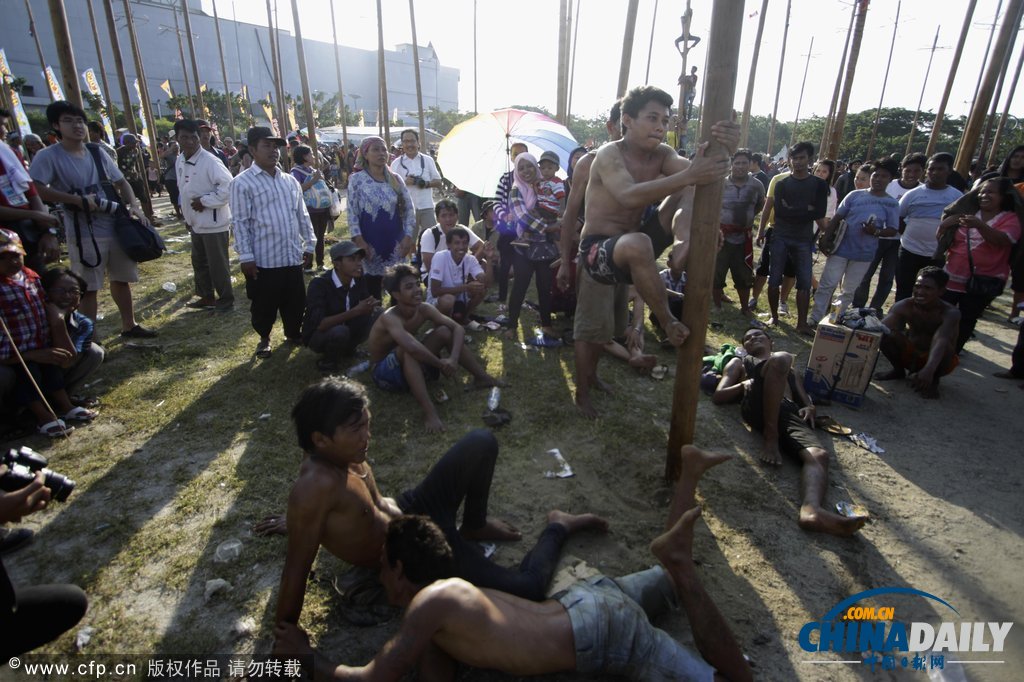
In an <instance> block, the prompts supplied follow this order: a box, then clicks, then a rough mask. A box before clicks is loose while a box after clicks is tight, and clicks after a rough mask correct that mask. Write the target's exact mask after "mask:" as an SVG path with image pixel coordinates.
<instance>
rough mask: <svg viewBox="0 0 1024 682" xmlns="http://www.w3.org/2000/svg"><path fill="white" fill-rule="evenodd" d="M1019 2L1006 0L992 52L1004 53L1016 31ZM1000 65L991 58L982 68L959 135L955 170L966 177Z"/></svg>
mask: <svg viewBox="0 0 1024 682" xmlns="http://www.w3.org/2000/svg"><path fill="white" fill-rule="evenodd" d="M1022 5H1024V0H1009V3H1007V8H1006V13H1005V14H1004V15H1003V25H1002V26H1001V27H1000V28H999V37H998V38H997V39H996V47H995V50H994V51H993V54H996V55H1002V54H1006V52H1007V49H1008V47H1009V44H1010V38H1011V37H1012V36H1013V35H1014V34H1015V33H1016V32H1017V23H1018V18H1019V17H1020V10H1021V6H1022ZM1001 66H1002V60H999V59H992V60H991V61H990V62H989V64H988V67H987V68H986V69H985V77H984V78H983V79H982V83H981V86H980V87H979V88H978V98H977V99H976V100H974V104H973V105H972V106H971V115H970V118H968V119H967V126H966V127H965V128H964V134H963V137H962V138H961V139H960V148H959V149H958V150H957V153H956V170H957V172H958V173H960V175H962V176H964V177H965V178H966V177H968V176H969V175H970V170H971V160H972V159H973V156H974V148H975V146H976V145H977V144H978V138H979V136H980V134H981V127H982V125H984V122H985V119H986V118H987V110H988V104H989V102H990V101H991V99H992V91H993V90H995V86H996V80H997V79H998V78H999V72H1000V71H1001V68H1000V67H1001Z"/></svg>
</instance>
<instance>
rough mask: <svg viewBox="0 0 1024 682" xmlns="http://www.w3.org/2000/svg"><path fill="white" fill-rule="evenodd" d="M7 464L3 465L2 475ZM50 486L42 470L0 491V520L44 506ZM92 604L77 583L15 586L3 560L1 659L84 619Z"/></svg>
mask: <svg viewBox="0 0 1024 682" xmlns="http://www.w3.org/2000/svg"><path fill="white" fill-rule="evenodd" d="M6 473H7V467H6V466H3V465H0V476H3V475H4V474H6ZM49 500H50V489H49V488H46V487H45V486H44V485H43V473H42V472H39V473H38V474H36V479H35V480H34V481H32V482H31V483H29V484H28V485H27V486H25V487H24V488H22V489H21V490H16V491H14V492H9V493H8V492H0V523H16V522H18V521H20V520H21V517H23V516H28V515H29V514H32V513H35V512H37V511H39V510H40V509H42V508H44V507H45V506H46V504H47V502H49ZM88 606H89V601H88V599H86V596H85V592H83V591H82V590H81V589H80V588H78V587H76V586H75V585H36V586H33V587H22V588H17V589H16V588H15V587H14V586H13V585H11V581H10V580H8V578H7V571H6V570H4V565H3V562H2V561H0V633H3V634H2V635H0V660H2V661H3V662H4V663H7V660H8V659H9V658H10V657H11V656H17V655H20V654H23V653H25V652H26V651H31V650H32V649H35V648H37V647H40V646H42V645H43V644H46V643H47V642H50V641H53V640H54V639H56V638H57V637H58V636H60V635H61V633H63V632H66V631H68V630H70V629H71V628H72V627H74V626H75V623H77V622H78V621H80V620H82V616H84V615H85V611H86V609H87V608H88Z"/></svg>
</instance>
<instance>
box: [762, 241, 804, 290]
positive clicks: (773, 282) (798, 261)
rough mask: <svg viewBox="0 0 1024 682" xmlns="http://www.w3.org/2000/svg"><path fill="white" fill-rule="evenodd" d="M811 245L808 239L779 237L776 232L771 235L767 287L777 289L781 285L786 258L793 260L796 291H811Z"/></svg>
mask: <svg viewBox="0 0 1024 682" xmlns="http://www.w3.org/2000/svg"><path fill="white" fill-rule="evenodd" d="M811 244H812V242H811V241H810V240H808V239H793V238H786V237H782V236H780V235H779V232H778V230H777V229H776V230H775V232H774V233H773V234H772V241H771V246H770V248H771V259H770V260H771V273H770V274H769V275H768V286H770V287H777V286H779V285H781V284H782V276H783V271H784V270H785V268H786V258H787V256H788V257H789V258H792V259H793V265H794V266H795V267H796V290H797V291H810V290H811V268H812V265H813V263H812V256H811Z"/></svg>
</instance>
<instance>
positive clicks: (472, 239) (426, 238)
mask: <svg viewBox="0 0 1024 682" xmlns="http://www.w3.org/2000/svg"><path fill="white" fill-rule="evenodd" d="M434 227H436V228H437V229H438V231H439V232H440V235H441V237H440V239H439V240H438V241H439V242H440V244H438V243H437V242H436V241H434ZM434 227H431V228H430V229H428V230H423V234H421V235H420V254H422V255H426V254H428V253H435V252H437V251H438V249H441V250H442V251H445V250H447V249H448V247H447V245H446V244H445V236H444V230H443V229H442V228H441V226H440V225H434ZM457 227H461V228H463V229H465V230H466V232H469V250H470V251H472V250H473V248H474V247H475V246H476V245H477V244H479V243H480V242H482V241H483V240H482V239H480V237H478V236H477V234H476V233H475V232H473V230H471V229H469V228H468V227H466V226H465V225H457ZM431 269H433V261H431ZM420 274H421V275H423V276H424V277H425V276H426V275H427V269H426V266H425V265H421V266H420Z"/></svg>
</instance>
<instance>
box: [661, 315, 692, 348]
mask: <svg viewBox="0 0 1024 682" xmlns="http://www.w3.org/2000/svg"><path fill="white" fill-rule="evenodd" d="M689 335H690V330H689V328H688V327H687V326H686V325H685V324H683V323H682V322H680V321H679V320H673V321H672V322H671V323H670V324H669V325H668V327H666V328H665V336H666V337H667V338H668V342H669V343H671V344H672V345H673V346H675V347H677V348H678V347H679V346H681V345H683V342H684V341H686V337H688V336H689Z"/></svg>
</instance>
